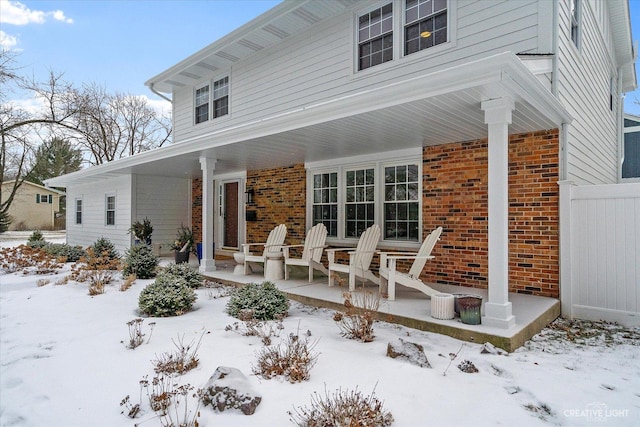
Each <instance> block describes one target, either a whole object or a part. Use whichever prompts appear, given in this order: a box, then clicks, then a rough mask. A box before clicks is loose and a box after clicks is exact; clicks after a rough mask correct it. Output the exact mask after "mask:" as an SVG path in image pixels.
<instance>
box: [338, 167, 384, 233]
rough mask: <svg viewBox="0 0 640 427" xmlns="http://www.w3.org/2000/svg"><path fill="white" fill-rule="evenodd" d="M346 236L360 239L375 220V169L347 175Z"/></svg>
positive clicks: (349, 172) (350, 171)
mask: <svg viewBox="0 0 640 427" xmlns="http://www.w3.org/2000/svg"><path fill="white" fill-rule="evenodd" d="M345 190H346V197H345V205H344V211H345V215H344V216H345V229H344V236H345V237H347V238H350V237H353V238H358V237H360V234H362V232H363V231H364V230H366V229H367V228H369V227H370V226H372V225H373V223H374V220H375V199H376V198H375V171H374V169H373V168H366V169H355V170H347V171H346V173H345Z"/></svg>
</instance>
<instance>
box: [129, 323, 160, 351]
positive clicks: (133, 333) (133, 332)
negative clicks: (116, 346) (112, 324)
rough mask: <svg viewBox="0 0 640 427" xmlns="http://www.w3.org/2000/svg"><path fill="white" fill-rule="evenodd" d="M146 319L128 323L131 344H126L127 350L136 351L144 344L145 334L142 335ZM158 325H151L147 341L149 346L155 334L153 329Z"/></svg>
mask: <svg viewBox="0 0 640 427" xmlns="http://www.w3.org/2000/svg"><path fill="white" fill-rule="evenodd" d="M143 322H144V319H142V318H140V317H138V318H136V319H133V320H130V321H128V322H127V326H128V327H129V342H128V343H127V344H126V347H127V348H130V349H132V350H133V349H135V348H136V347H139V346H140V345H142V343H143V342H144V336H145V334H143V333H142V323H143ZM155 325H156V322H151V323H149V328H150V330H151V331H150V332H149V338H148V339H147V344H148V343H149V341H151V334H153V327H154V326H155ZM123 342H124V341H123Z"/></svg>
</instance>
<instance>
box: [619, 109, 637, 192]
mask: <svg viewBox="0 0 640 427" xmlns="http://www.w3.org/2000/svg"><path fill="white" fill-rule="evenodd" d="M623 156H624V160H623V162H622V179H624V180H625V181H626V180H635V181H640V117H638V116H634V115H631V114H625V115H624V155H623Z"/></svg>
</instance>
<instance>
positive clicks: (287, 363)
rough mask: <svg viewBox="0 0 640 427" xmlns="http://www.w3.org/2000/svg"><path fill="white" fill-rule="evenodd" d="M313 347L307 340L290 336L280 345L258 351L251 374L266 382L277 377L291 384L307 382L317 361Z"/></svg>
mask: <svg viewBox="0 0 640 427" xmlns="http://www.w3.org/2000/svg"><path fill="white" fill-rule="evenodd" d="M314 346H315V343H311V344H310V343H309V340H308V338H305V339H300V338H299V337H298V336H297V335H293V334H291V335H289V338H288V339H287V341H285V342H283V343H282V345H276V346H270V347H263V348H262V349H261V350H258V364H257V365H256V366H254V367H253V373H254V374H256V375H260V376H261V377H262V378H264V379H267V380H268V379H270V378H273V377H277V376H283V377H285V378H286V379H287V380H288V381H289V382H291V383H299V382H302V381H305V380H308V379H309V371H310V370H311V368H312V367H313V365H315V364H316V360H317V359H318V353H316V352H314V351H313V347H314Z"/></svg>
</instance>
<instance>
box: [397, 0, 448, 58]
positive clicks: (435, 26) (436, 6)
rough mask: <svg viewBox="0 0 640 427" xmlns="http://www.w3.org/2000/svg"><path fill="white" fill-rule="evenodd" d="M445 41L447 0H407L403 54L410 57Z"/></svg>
mask: <svg viewBox="0 0 640 427" xmlns="http://www.w3.org/2000/svg"><path fill="white" fill-rule="evenodd" d="M446 41H447V0H407V1H406V5H405V27H404V54H405V55H410V54H412V53H415V52H419V51H421V50H423V49H428V48H430V47H433V46H436V45H439V44H441V43H445V42H446Z"/></svg>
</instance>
